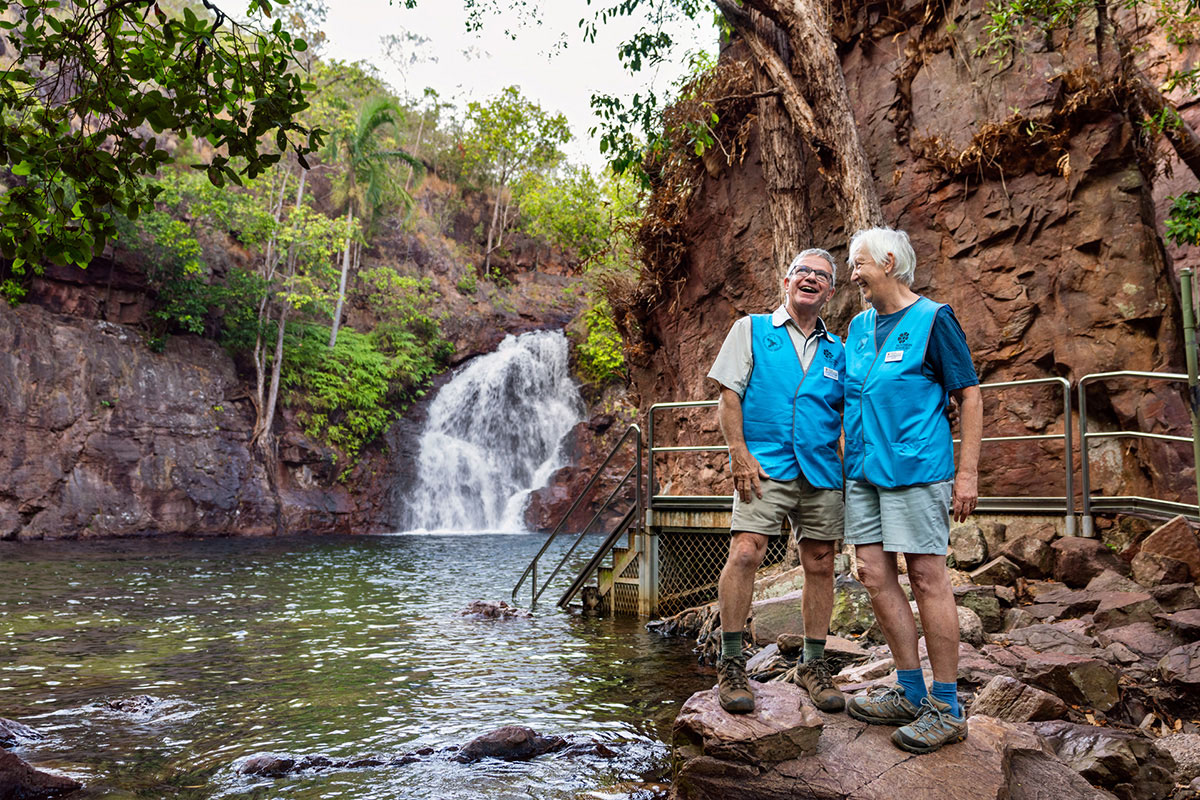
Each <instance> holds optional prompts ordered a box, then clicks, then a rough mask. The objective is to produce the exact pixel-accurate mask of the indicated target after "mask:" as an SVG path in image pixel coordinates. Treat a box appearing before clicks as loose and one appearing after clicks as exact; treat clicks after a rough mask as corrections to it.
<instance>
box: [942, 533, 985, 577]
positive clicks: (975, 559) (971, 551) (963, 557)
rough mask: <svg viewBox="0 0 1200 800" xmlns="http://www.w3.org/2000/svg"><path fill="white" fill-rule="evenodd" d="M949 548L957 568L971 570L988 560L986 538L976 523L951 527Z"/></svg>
mask: <svg viewBox="0 0 1200 800" xmlns="http://www.w3.org/2000/svg"><path fill="white" fill-rule="evenodd" d="M950 549H951V550H952V551H954V561H955V563H956V564H957V565H958V568H959V569H965V570H972V569H975V568H976V567H978V566H979V565H981V564H983V563H984V562H985V561H987V560H988V543H987V540H986V539H985V538H984V536H983V532H982V531H981V530H979V527H978V526H976V525H960V526H958V527H957V528H951V530H950Z"/></svg>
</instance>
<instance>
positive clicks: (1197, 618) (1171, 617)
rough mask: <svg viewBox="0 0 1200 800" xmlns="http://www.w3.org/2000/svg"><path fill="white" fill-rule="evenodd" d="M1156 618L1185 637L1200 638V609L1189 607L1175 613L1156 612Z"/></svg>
mask: <svg viewBox="0 0 1200 800" xmlns="http://www.w3.org/2000/svg"><path fill="white" fill-rule="evenodd" d="M1154 618H1155V619H1156V620H1158V621H1159V622H1161V623H1163V624H1165V625H1166V626H1167V627H1168V628H1170V629H1171V630H1173V631H1175V633H1177V634H1179V635H1180V636H1182V637H1184V638H1185V639H1196V638H1200V609H1198V608H1189V609H1187V610H1186V611H1176V612H1175V613H1173V614H1155V615H1154Z"/></svg>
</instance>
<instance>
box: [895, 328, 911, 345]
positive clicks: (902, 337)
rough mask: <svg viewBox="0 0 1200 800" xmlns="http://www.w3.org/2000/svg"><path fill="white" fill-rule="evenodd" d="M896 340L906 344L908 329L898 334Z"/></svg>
mask: <svg viewBox="0 0 1200 800" xmlns="http://www.w3.org/2000/svg"><path fill="white" fill-rule="evenodd" d="M896 341H897V342H899V343H900V344H904V343H905V342H907V341H908V331H904V332H902V333H901V334H900V335H899V336H897V337H896Z"/></svg>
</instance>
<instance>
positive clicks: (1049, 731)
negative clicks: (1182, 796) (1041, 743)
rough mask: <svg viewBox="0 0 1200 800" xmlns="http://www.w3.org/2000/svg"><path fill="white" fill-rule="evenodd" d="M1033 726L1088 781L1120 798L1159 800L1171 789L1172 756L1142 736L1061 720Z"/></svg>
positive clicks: (1127, 799) (1172, 779) (1167, 794)
mask: <svg viewBox="0 0 1200 800" xmlns="http://www.w3.org/2000/svg"><path fill="white" fill-rule="evenodd" d="M1033 729H1034V730H1035V731H1037V733H1038V734H1039V735H1040V736H1043V737H1044V738H1045V739H1046V741H1047V742H1049V743H1050V746H1051V747H1052V748H1053V749H1054V752H1055V753H1056V754H1057V755H1058V757H1059V758H1061V759H1062V760H1063V761H1065V762H1066V763H1067V764H1069V765H1070V766H1071V767H1072V768H1073V769H1075V770H1076V771H1078V772H1079V774H1081V775H1083V777H1084V778H1086V779H1087V780H1088V781H1089V782H1090V783H1092V784H1094V785H1097V786H1101V787H1103V788H1105V789H1108V790H1109V791H1111V792H1113V793H1114V794H1116V795H1117V797H1120V798H1121V799H1122V800H1161V798H1165V797H1168V796H1169V795H1170V794H1171V792H1172V791H1173V790H1174V788H1175V781H1174V778H1173V777H1172V771H1173V769H1174V766H1175V765H1174V761H1173V759H1172V758H1171V756H1170V755H1169V754H1167V753H1164V752H1163V751H1161V750H1159V749H1158V748H1157V747H1156V746H1155V745H1154V743H1153V742H1152V741H1151V740H1150V739H1148V738H1146V737H1145V736H1142V735H1139V734H1136V733H1130V732H1128V731H1120V730H1115V729H1112V728H1099V727H1096V726H1094V725H1079V724H1076V723H1073V722H1066V721H1062V720H1055V721H1053V722H1035V723H1033Z"/></svg>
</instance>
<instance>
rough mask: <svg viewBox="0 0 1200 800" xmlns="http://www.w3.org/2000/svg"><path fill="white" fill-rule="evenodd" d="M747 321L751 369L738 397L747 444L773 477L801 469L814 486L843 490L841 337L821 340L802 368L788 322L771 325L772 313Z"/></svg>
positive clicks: (781, 477) (797, 473) (781, 478)
mask: <svg viewBox="0 0 1200 800" xmlns="http://www.w3.org/2000/svg"><path fill="white" fill-rule="evenodd" d="M750 320H751V331H752V333H751V343H752V348H753V353H754V368H753V369H752V370H751V372H750V383H749V385H748V386H747V387H746V393H745V395H744V396H743V397H742V435H743V436H744V437H745V439H746V447H747V448H749V450H750V454H751V455H752V456H754V457H755V458H756V459H758V463H759V464H760V465H761V466H762V468H763V469H764V470H765V471H766V473H767V475H769V476H771V479H772V480H777V481H790V480H792V479H794V478H798V477H799V476H800V474H801V473H802V472H803V473H804V477H805V478H807V479H808V482H809V483H811V484H812V485H813V486H817V487H820V488H822V489H841V488H842V461H841V459H840V458H838V452H837V443H838V437H839V435H840V434H841V430H842V400H843V396H844V392H843V387H842V381H843V380H844V375H845V371H846V351H845V348H844V347H842V342H841V340H840V339H838V338H837V337H836V336H833V335H832V334H830V335H829V339H825V340H823V341H822V342H821V343H820V346H819V348H818V350H817V353H816V355H815V356H814V357H813V360H812V363H811V364H809V366H808V371H807V372H806V371H805V370H804V368H803V367H801V366H800V357H799V355H797V353H796V348H795V346H793V344H792V337H791V336H790V335H789V334H788V332H787V330H786V327H784V326H781V327H778V328H776V327H775V326H774V325H772V324H771V315H770V314H755V315H753V316H751V317H750ZM830 339H832V341H830Z"/></svg>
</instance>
